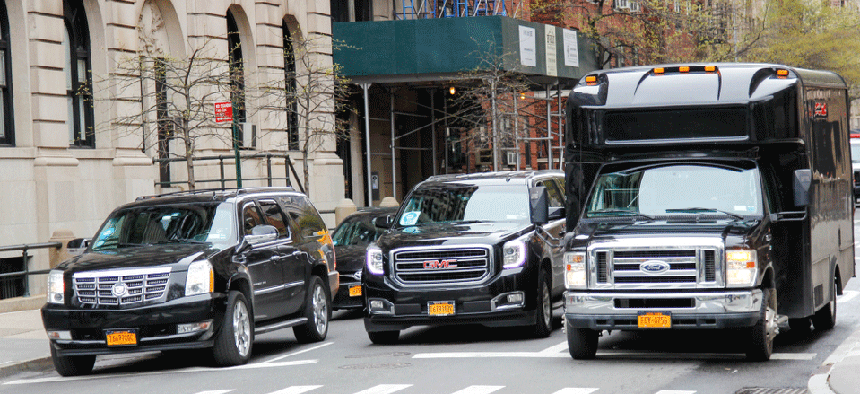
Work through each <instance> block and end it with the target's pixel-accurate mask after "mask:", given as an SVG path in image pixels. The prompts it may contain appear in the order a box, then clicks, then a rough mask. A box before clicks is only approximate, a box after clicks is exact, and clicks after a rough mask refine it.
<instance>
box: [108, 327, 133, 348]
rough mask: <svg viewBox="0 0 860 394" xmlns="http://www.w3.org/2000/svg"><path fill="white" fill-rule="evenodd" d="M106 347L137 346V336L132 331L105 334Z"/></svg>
mask: <svg viewBox="0 0 860 394" xmlns="http://www.w3.org/2000/svg"><path fill="white" fill-rule="evenodd" d="M105 334H106V337H107V345H108V346H129V345H131V346H134V345H137V335H136V334H135V333H134V330H117V331H107V332H105Z"/></svg>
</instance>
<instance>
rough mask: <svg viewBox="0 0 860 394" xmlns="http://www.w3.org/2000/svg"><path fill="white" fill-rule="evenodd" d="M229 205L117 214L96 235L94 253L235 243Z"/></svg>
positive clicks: (150, 208) (155, 208)
mask: <svg viewBox="0 0 860 394" xmlns="http://www.w3.org/2000/svg"><path fill="white" fill-rule="evenodd" d="M233 212H234V210H233V205H232V204H230V203H209V204H182V205H162V206H146V207H140V206H138V207H131V208H126V209H123V210H120V211H117V212H115V213H114V214H113V215H112V216H111V217H110V218H108V220H107V221H106V222H105V224H104V225H103V226H102V228H101V230H99V232H98V234H96V237H95V242H93V250H109V249H117V248H123V247H130V246H141V245H154V244H163V243H195V242H197V243H211V244H213V246H215V247H218V248H223V247H226V246H228V244H231V243H235V239H236V230H235V227H236V226H235V223H234V221H235V220H234V214H233Z"/></svg>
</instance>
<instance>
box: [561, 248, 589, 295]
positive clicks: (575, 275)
mask: <svg viewBox="0 0 860 394" xmlns="http://www.w3.org/2000/svg"><path fill="white" fill-rule="evenodd" d="M586 262H587V259H586V257H585V252H567V253H565V254H564V284H565V285H566V286H567V288H568V289H584V288H586V285H587V284H588V282H587V281H586V273H587V271H586V269H585V267H586Z"/></svg>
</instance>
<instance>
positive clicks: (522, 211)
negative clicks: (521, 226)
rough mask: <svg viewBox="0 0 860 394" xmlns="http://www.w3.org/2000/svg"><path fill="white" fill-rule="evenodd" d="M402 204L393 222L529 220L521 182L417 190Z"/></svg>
mask: <svg viewBox="0 0 860 394" xmlns="http://www.w3.org/2000/svg"><path fill="white" fill-rule="evenodd" d="M404 207H405V208H404V209H403V213H402V214H401V215H400V217H398V218H397V221H396V223H398V224H399V225H401V226H413V225H420V224H424V223H456V222H471V221H491V222H528V221H529V193H528V189H527V188H526V186H525V185H510V186H480V187H479V186H473V185H463V186H446V187H444V188H427V189H418V190H415V191H414V192H413V193H412V195H411V196H410V198H409V200H408V201H406V202H405V203H404Z"/></svg>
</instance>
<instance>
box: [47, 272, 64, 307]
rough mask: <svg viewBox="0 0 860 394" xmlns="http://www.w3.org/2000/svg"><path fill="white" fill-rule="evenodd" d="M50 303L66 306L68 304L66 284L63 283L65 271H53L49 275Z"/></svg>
mask: <svg viewBox="0 0 860 394" xmlns="http://www.w3.org/2000/svg"><path fill="white" fill-rule="evenodd" d="M48 302H50V303H52V304H64V303H65V302H66V283H65V282H64V281H63V271H60V270H51V272H49V273H48Z"/></svg>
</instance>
